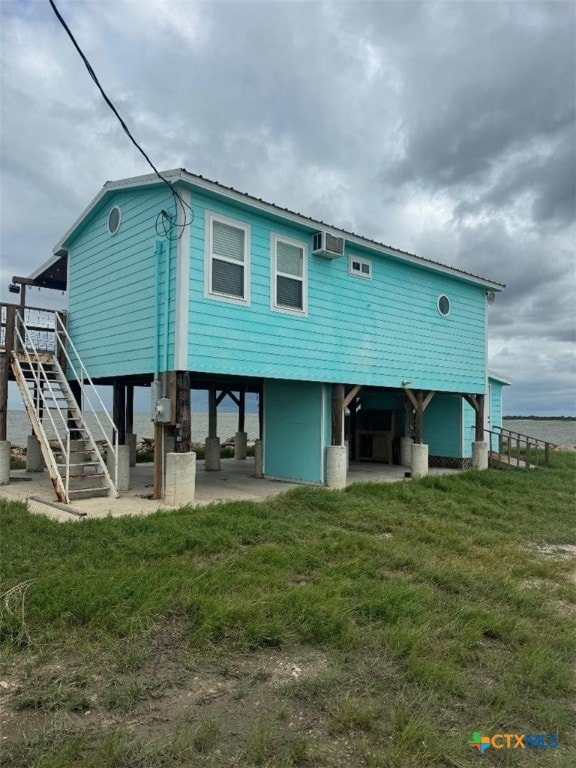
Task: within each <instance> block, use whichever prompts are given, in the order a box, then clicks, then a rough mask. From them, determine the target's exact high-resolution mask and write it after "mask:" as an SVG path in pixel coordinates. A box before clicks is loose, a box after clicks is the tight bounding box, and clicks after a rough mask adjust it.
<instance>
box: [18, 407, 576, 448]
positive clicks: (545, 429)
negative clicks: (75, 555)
mask: <svg viewBox="0 0 576 768" xmlns="http://www.w3.org/2000/svg"><path fill="white" fill-rule="evenodd" d="M87 421H88V426H89V427H90V428H91V429H94V436H95V437H96V439H99V437H98V430H97V429H96V428H95V427H96V422H95V420H94V417H92V418H90V414H88V415H87ZM134 426H135V429H136V434H137V435H138V439H142V438H143V437H152V436H153V434H154V425H153V424H152V422H151V421H150V415H149V414H148V413H135V414H134ZM237 426H238V416H237V415H236V414H235V413H219V414H218V435H219V437H220V439H221V440H222V441H224V440H227V439H228V438H229V437H233V436H234V433H235V432H236V429H237ZM502 426H503V427H504V429H511V430H513V431H514V432H520V433H521V434H523V435H530V437H537V438H539V439H540V440H547V441H548V442H550V443H556V444H557V445H573V446H576V421H554V420H552V419H551V420H546V419H543V420H541V421H540V420H537V421H533V420H532V419H505V420H504V422H503V424H502ZM245 429H246V432H247V433H248V439H249V440H255V439H256V438H257V437H258V415H257V414H255V413H247V414H246V419H245ZM30 432H31V428H30V422H29V420H28V416H27V415H26V412H25V411H8V440H10V442H11V443H12V445H16V446H19V447H22V448H23V447H25V446H26V439H27V436H28V435H29V434H30ZM207 434H208V414H207V413H193V414H192V441H193V442H195V443H200V442H203V441H204V440H205V439H206V436H207Z"/></svg>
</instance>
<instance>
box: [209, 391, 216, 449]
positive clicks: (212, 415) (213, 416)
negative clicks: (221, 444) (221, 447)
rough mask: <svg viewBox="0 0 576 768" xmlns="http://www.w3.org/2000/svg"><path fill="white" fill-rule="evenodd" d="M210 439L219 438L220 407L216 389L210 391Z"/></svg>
mask: <svg viewBox="0 0 576 768" xmlns="http://www.w3.org/2000/svg"><path fill="white" fill-rule="evenodd" d="M208 437H218V405H217V402H216V387H210V388H209V389H208Z"/></svg>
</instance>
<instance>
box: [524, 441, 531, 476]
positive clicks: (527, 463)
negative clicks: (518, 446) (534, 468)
mask: <svg viewBox="0 0 576 768" xmlns="http://www.w3.org/2000/svg"><path fill="white" fill-rule="evenodd" d="M524 463H525V466H526V469H530V440H526V458H525V462H524Z"/></svg>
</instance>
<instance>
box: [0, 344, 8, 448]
mask: <svg viewBox="0 0 576 768" xmlns="http://www.w3.org/2000/svg"><path fill="white" fill-rule="evenodd" d="M9 370H10V358H9V357H8V355H7V354H4V353H2V354H1V355H0V441H2V442H4V440H6V439H7V435H8V372H9Z"/></svg>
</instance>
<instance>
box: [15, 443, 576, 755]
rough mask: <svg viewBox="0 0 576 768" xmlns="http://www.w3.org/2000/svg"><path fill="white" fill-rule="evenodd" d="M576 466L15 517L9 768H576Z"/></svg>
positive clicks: (566, 460)
mask: <svg viewBox="0 0 576 768" xmlns="http://www.w3.org/2000/svg"><path fill="white" fill-rule="evenodd" d="M575 470H576V456H575V455H569V454H555V455H554V456H553V466H552V468H550V469H539V470H537V471H533V472H519V471H507V472H503V471H501V472H498V471H495V470H490V471H487V472H480V473H478V472H467V473H463V474H461V475H454V476H450V477H442V478H427V479H425V480H422V481H408V482H402V483H395V484H388V485H370V484H361V485H354V486H352V487H351V488H348V489H347V490H346V491H343V492H329V491H326V490H323V489H318V488H304V487H303V488H300V489H296V490H292V491H289V492H288V493H286V494H284V495H282V496H279V497H277V498H275V499H273V500H271V501H268V502H265V503H249V502H236V503H230V504H222V505H217V506H212V507H208V508H203V509H197V510H194V509H186V508H185V509H182V510H179V511H177V512H171V513H159V514H156V515H154V516H151V517H147V518H120V519H104V520H83V521H81V522H74V523H66V524H59V523H55V522H52V521H50V520H48V519H45V518H43V517H39V516H33V515H30V514H29V513H28V512H27V509H26V507H25V506H24V505H21V504H17V503H8V502H0V518H1V523H2V545H3V551H2V559H1V568H2V578H3V586H2V588H1V591H2V592H3V593H4V595H3V597H2V607H1V610H0V618H1V626H0V637H1V642H2V662H1V666H0V694H1V695H2V701H1V704H2V708H3V710H2V712H3V713H2V717H1V720H2V721H3V724H2V733H3V735H2V739H3V740H2V749H1V751H0V766H6V767H8V766H10V768H19V767H20V766H22V768H24V766H28V767H30V768H31V767H32V766H33V767H34V768H68V766H75V767H77V768H175V767H176V766H193V767H194V768H195V767H196V766H198V767H200V768H201V767H203V766H222V767H224V768H226V767H230V768H232V767H234V768H248V767H249V766H269V767H270V768H280V767H288V766H316V767H317V768H345V767H346V768H348V767H349V766H351V767H352V768H355V767H356V766H366V767H367V768H424V767H426V768H444V767H446V768H453V767H454V766H456V767H457V768H458V767H462V766H480V765H485V766H561V767H564V768H568V766H571V767H573V766H575V765H576V740H575V733H574V723H575V722H576V711H575V708H574V701H575V697H574V694H575V686H574V676H573V671H574V658H575V650H576V643H575V633H574V616H575V602H576V596H575V587H576V585H575V581H574V556H575V553H576V546H574V545H576V536H575V533H576V532H575V527H574V501H575V478H576V472H575ZM475 731H477V732H480V733H481V734H482V735H493V734H496V733H503V734H521V733H526V732H528V733H530V734H539V733H543V734H545V735H549V734H551V733H557V734H558V740H559V747H558V748H557V749H548V750H543V749H495V748H493V747H490V748H489V749H488V750H487V751H486V753H485V754H484V755H480V754H479V753H478V752H477V751H476V750H474V749H472V748H471V747H470V746H469V745H468V743H467V742H468V741H469V740H470V739H472V734H473V732H475Z"/></svg>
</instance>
